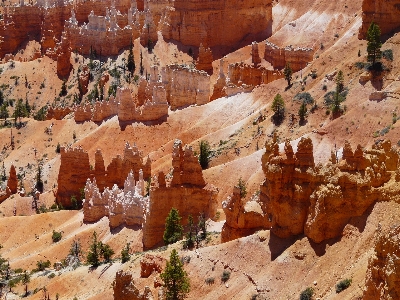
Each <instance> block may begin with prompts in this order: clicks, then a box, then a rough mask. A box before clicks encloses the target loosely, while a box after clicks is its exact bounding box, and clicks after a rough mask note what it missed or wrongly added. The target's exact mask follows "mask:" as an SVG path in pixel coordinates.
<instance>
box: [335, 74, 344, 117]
mask: <svg viewBox="0 0 400 300" xmlns="http://www.w3.org/2000/svg"><path fill="white" fill-rule="evenodd" d="M343 90H344V77H343V72H342V71H339V72H338V74H337V76H336V91H335V94H334V95H333V104H332V113H333V115H335V114H336V115H337V114H339V113H340V112H341V111H342V109H341V107H340V106H341V103H342V102H343V101H344V98H343V96H342V94H341V93H342V92H343Z"/></svg>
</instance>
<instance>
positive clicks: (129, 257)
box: [121, 243, 131, 263]
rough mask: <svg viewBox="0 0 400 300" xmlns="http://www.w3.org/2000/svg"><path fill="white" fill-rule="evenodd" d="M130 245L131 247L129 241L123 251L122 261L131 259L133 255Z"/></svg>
mask: <svg viewBox="0 0 400 300" xmlns="http://www.w3.org/2000/svg"><path fill="white" fill-rule="evenodd" d="M129 247H130V244H129V243H127V244H126V246H125V247H124V248H123V249H122V251H121V260H122V263H126V262H128V261H129V260H130V259H131V256H130V254H129Z"/></svg>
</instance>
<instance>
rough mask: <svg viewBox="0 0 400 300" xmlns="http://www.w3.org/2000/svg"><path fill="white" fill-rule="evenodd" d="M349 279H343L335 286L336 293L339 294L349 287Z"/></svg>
mask: <svg viewBox="0 0 400 300" xmlns="http://www.w3.org/2000/svg"><path fill="white" fill-rule="evenodd" d="M351 281H352V280H351V279H343V280H342V281H340V282H339V283H337V284H336V287H335V289H336V293H340V292H341V291H344V290H345V289H347V288H348V287H349V286H350V285H351Z"/></svg>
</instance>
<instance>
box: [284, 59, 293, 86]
mask: <svg viewBox="0 0 400 300" xmlns="http://www.w3.org/2000/svg"><path fill="white" fill-rule="evenodd" d="M283 74H284V75H285V79H286V81H287V84H288V86H289V87H290V86H291V81H292V74H293V71H292V68H291V67H290V64H289V63H287V64H286V65H285V69H284V70H283Z"/></svg>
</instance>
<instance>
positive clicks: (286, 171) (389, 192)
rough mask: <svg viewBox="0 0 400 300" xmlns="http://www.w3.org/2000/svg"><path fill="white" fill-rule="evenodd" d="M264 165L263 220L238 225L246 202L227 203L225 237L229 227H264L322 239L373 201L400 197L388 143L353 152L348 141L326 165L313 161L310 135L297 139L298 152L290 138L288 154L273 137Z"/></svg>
mask: <svg viewBox="0 0 400 300" xmlns="http://www.w3.org/2000/svg"><path fill="white" fill-rule="evenodd" d="M262 168H263V171H264V174H265V182H264V183H263V184H262V185H261V187H260V190H261V193H260V198H259V201H258V204H259V205H260V207H261V209H262V210H261V211H260V212H259V213H258V215H259V216H262V215H264V216H265V219H263V222H256V224H251V225H246V224H249V223H243V224H240V222H239V220H240V219H241V218H242V217H244V216H241V214H245V213H246V210H244V209H243V208H242V207H243V204H240V203H230V204H229V203H228V204H229V205H225V210H226V214H227V222H226V226H225V227H224V230H225V231H226V232H225V234H223V236H224V235H225V236H230V234H229V231H230V229H231V228H233V229H238V228H239V229H241V228H244V229H249V228H257V227H259V226H262V227H264V228H271V231H272V232H273V233H274V234H276V235H277V236H279V237H282V238H287V237H290V236H293V235H298V234H305V235H306V236H307V237H309V238H310V239H312V240H313V241H314V242H317V243H320V242H322V241H324V240H327V239H330V238H335V237H338V236H340V235H341V233H342V230H343V228H344V226H345V225H346V224H347V223H348V221H349V220H350V218H352V217H356V216H361V215H362V214H364V213H365V211H366V210H367V209H368V208H369V207H370V206H371V205H373V204H374V203H375V202H377V201H396V202H397V201H400V193H399V192H400V184H399V181H400V171H399V154H398V153H397V152H396V150H394V148H392V147H391V144H390V142H389V141H385V142H382V143H380V144H378V145H374V146H373V148H372V149H371V150H363V149H362V147H361V146H358V147H357V149H356V150H355V151H353V150H352V149H351V147H350V144H349V143H347V142H346V143H345V146H344V148H343V158H342V159H341V160H340V161H339V162H337V159H336V156H335V154H332V159H331V162H330V163H328V164H327V165H325V166H322V165H320V164H319V165H317V166H316V165H315V164H314V156H313V145H312V142H311V139H309V138H302V139H301V140H300V141H299V143H298V146H297V152H296V153H294V151H293V148H292V146H291V144H290V143H289V142H286V143H285V153H284V154H280V153H279V148H278V144H277V143H276V141H271V142H267V144H266V152H265V154H264V155H263V157H262ZM232 199H236V198H232ZM231 201H232V200H231ZM236 201H238V200H236ZM232 207H238V208H239V209H236V211H238V212H239V213H236V214H232V213H231V212H230V211H229V209H230V208H232ZM231 210H232V209H231ZM238 215H239V217H238ZM234 216H236V217H234Z"/></svg>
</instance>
